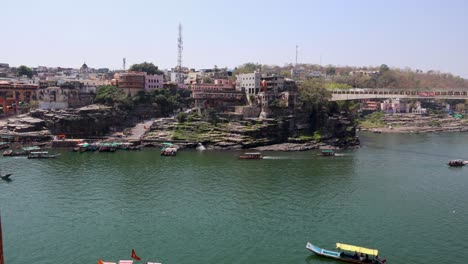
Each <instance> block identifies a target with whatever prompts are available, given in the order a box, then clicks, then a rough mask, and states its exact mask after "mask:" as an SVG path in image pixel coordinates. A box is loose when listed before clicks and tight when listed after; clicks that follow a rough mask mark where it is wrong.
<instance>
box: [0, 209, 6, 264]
mask: <svg viewBox="0 0 468 264" xmlns="http://www.w3.org/2000/svg"><path fill="white" fill-rule="evenodd" d="M0 264H5V262H4V260H3V239H2V218H1V215H0Z"/></svg>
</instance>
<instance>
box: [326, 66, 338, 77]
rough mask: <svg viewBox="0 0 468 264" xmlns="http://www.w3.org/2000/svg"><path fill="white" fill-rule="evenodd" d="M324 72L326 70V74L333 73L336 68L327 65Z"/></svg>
mask: <svg viewBox="0 0 468 264" xmlns="http://www.w3.org/2000/svg"><path fill="white" fill-rule="evenodd" d="M325 72H326V74H327V75H335V74H336V68H335V67H333V66H328V67H327V69H326V71H325Z"/></svg>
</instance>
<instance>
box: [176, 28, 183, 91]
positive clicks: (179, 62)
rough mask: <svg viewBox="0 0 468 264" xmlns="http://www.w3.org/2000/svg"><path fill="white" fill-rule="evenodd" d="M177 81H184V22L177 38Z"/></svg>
mask: <svg viewBox="0 0 468 264" xmlns="http://www.w3.org/2000/svg"><path fill="white" fill-rule="evenodd" d="M177 43H178V44H177V52H178V53H177V75H178V76H177V82H178V83H182V82H183V78H182V50H183V49H184V47H183V44H184V42H183V40H182V24H181V23H179V38H178V39H177Z"/></svg>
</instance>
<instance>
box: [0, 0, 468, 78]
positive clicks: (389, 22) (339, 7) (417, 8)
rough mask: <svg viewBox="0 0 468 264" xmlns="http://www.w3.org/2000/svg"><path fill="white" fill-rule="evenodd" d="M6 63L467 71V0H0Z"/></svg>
mask: <svg viewBox="0 0 468 264" xmlns="http://www.w3.org/2000/svg"><path fill="white" fill-rule="evenodd" d="M0 13H1V17H2V26H1V29H0V63H2V62H3V63H9V64H10V65H11V66H19V65H23V64H24V65H27V66H30V67H36V66H39V65H41V66H51V67H55V66H62V67H76V68H78V67H80V66H81V65H82V64H83V62H86V64H87V65H88V66H89V67H93V68H104V67H105V68H110V69H121V68H122V58H126V60H127V66H128V65H131V64H134V63H140V62H143V61H147V62H153V63H154V64H156V65H157V66H159V67H160V68H162V69H166V68H171V67H174V66H176V64H177V37H178V24H179V22H180V23H182V26H183V32H182V34H183V41H184V44H183V46H184V49H183V66H187V67H189V68H211V67H214V66H215V65H217V66H218V67H228V68H230V69H233V68H234V67H236V66H238V65H241V64H243V63H246V62H255V63H260V64H274V65H280V66H282V65H284V64H286V63H294V62H295V56H296V45H298V46H299V48H298V54H299V55H298V62H299V63H311V64H321V65H329V64H331V65H337V66H346V65H349V66H379V65H381V64H387V65H389V66H390V67H397V68H406V67H409V68H412V69H421V70H424V71H427V70H439V71H441V72H450V73H453V74H455V75H460V76H462V77H464V78H468V28H467V25H468V15H467V14H468V1H465V0H391V1H384V0H354V1H351V0H322V1H319V0H302V1H301V0H282V1H280V0H256V1H252V0H236V1H224V0H217V1H214V0H213V1H212V0H196V1H195V0H194V1H189V0H186V1H183V0H165V1H160V0H152V1H151V0H126V1H123V0H93V1H91V0H79V1H75V0H68V1H64V0H41V1H37V0H22V1H17V0H0Z"/></svg>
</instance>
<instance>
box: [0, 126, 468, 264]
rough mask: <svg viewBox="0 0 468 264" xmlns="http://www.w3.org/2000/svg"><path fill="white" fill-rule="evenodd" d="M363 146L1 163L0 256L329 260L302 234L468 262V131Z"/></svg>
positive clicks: (171, 262) (178, 262) (387, 138)
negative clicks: (8, 176)
mask: <svg viewBox="0 0 468 264" xmlns="http://www.w3.org/2000/svg"><path fill="white" fill-rule="evenodd" d="M359 136H360V139H361V143H362V147H361V148H359V149H355V150H346V151H342V152H340V153H341V155H340V156H335V157H321V156H317V153H318V152H316V151H308V152H294V153H293V152H291V153H285V152H265V153H263V154H264V155H265V156H267V157H266V159H264V160H238V159H237V158H236V156H237V155H239V154H240V153H241V152H215V151H204V152H197V151H181V152H179V153H178V154H177V156H176V157H161V156H160V155H159V152H158V150H157V149H145V150H142V151H138V152H125V151H119V152H116V153H83V154H79V153H73V152H68V151H62V152H61V153H62V155H61V156H60V157H59V158H58V159H55V160H53V159H50V160H28V159H26V158H24V157H13V158H12V157H10V158H6V157H0V166H1V168H2V172H3V173H7V172H13V173H14V175H13V176H12V179H13V180H12V181H11V182H4V181H2V182H0V209H1V214H2V224H3V237H4V252H5V263H8V264H25V263H35V264H49V263H90V264H91V263H96V261H97V259H98V258H100V259H102V260H104V261H115V262H117V261H118V260H119V259H129V258H130V252H131V249H132V248H134V249H135V250H136V253H137V255H139V256H140V257H141V258H142V259H143V260H144V261H152V260H153V261H155V262H157V261H160V262H163V263H164V264H182V263H200V264H202V263H203V264H210V263H213V264H215V263H216V264H218V263H239V264H241V263H242V264H245V263H261V264H263V263H302V264H311V263H335V262H333V261H330V260H327V259H323V258H320V257H316V256H313V255H311V254H310V252H309V251H308V250H306V249H305V244H306V242H307V241H310V242H312V243H314V244H316V245H318V246H321V247H324V248H328V249H333V248H334V245H335V242H343V243H349V244H354V245H361V246H366V247H370V248H377V249H379V250H380V255H381V257H384V258H386V259H387V260H388V263H391V264H393V263H405V264H406V263H412V264H415V263H460V264H461V263H466V260H465V259H464V257H463V252H464V250H465V249H466V247H467V245H468V168H449V167H447V166H446V165H445V164H446V162H447V161H448V160H449V159H453V158H466V159H468V148H467V147H466V146H468V134H464V133H441V134H371V133H365V132H364V133H361V134H360V135H359Z"/></svg>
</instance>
